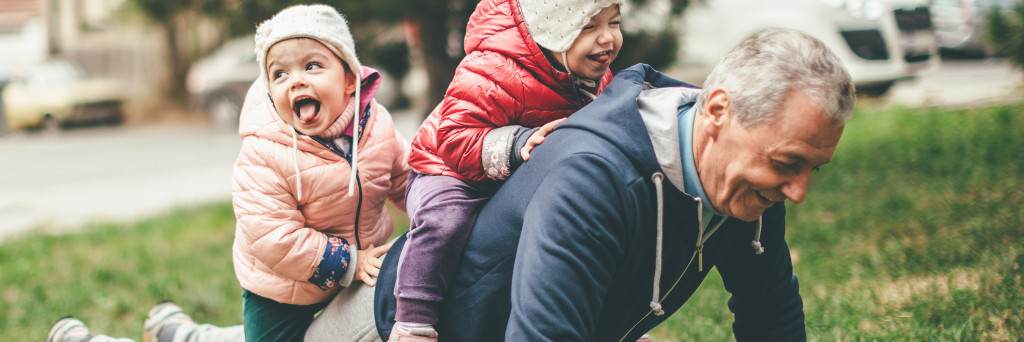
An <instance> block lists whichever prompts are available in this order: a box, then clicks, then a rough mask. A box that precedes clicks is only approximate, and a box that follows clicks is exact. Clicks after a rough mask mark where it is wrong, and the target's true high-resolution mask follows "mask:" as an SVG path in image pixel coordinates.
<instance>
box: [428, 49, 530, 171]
mask: <svg viewBox="0 0 1024 342" xmlns="http://www.w3.org/2000/svg"><path fill="white" fill-rule="evenodd" d="M473 57H474V59H473V61H472V63H464V64H462V65H460V66H459V69H458V70H456V74H455V78H454V81H452V85H451V86H450V87H449V89H448V93H447V94H445V99H444V101H442V103H441V106H439V107H438V109H437V110H439V111H441V115H440V118H439V120H438V127H437V137H436V138H437V148H438V151H437V154H438V156H439V157H440V158H441V159H442V160H444V162H445V165H446V166H447V167H448V168H450V169H452V171H454V172H456V173H458V174H459V175H461V176H462V177H465V178H467V179H470V180H474V181H483V180H487V179H503V178H504V177H507V174H505V173H508V172H509V171H508V169H507V168H504V169H502V168H501V167H498V166H497V165H508V158H509V157H510V153H509V151H511V142H512V139H510V137H512V136H514V133H515V132H514V131H518V130H519V129H528V128H524V127H519V126H516V127H513V128H509V129H503V130H499V131H497V132H494V130H495V128H498V127H506V126H510V125H513V124H514V123H516V122H518V119H519V117H520V116H521V115H522V113H523V112H524V110H525V107H524V105H523V103H521V102H520V101H518V100H516V99H521V98H523V97H524V96H525V95H524V94H523V92H525V91H526V89H525V87H524V85H523V84H522V80H523V79H525V78H527V77H529V78H532V77H533V76H531V75H521V73H522V72H523V71H522V70H521V69H520V68H519V67H518V66H517V64H516V62H515V61H513V60H511V59H509V58H507V57H505V56H501V55H498V54H480V55H473ZM495 75H501V77H495ZM485 161H486V162H487V163H489V164H490V165H484V162H485ZM486 169H490V170H486Z"/></svg>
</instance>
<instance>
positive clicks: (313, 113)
mask: <svg viewBox="0 0 1024 342" xmlns="http://www.w3.org/2000/svg"><path fill="white" fill-rule="evenodd" d="M255 50H256V51H255V52H256V60H257V63H258V64H259V66H260V78H259V80H257V81H256V82H255V83H254V84H253V86H252V87H251V88H250V89H249V93H248V94H247V95H246V100H245V104H244V106H243V107H242V113H241V117H240V119H239V128H238V131H239V134H240V135H241V136H242V148H241V151H240V152H239V154H238V159H237V160H236V161H235V168H234V174H233V175H232V180H233V186H232V199H233V204H234V208H235V218H236V219H237V226H236V230H235V242H234V247H233V254H234V265H235V275H236V276H237V277H238V281H239V283H240V284H241V286H242V288H243V289H244V291H243V293H242V297H243V302H242V303H243V307H242V313H243V322H244V323H243V326H242V327H241V329H239V327H237V326H233V327H216V326H212V325H208V324H202V325H200V324H196V323H195V322H193V321H192V319H191V318H190V317H189V316H188V315H187V314H185V313H184V311H183V310H182V309H181V307H179V306H177V305H176V304H174V303H173V302H165V303H160V304H158V305H156V306H155V307H153V309H151V310H150V312H149V314H148V317H147V319H146V322H145V323H144V324H143V329H144V331H145V332H144V334H145V335H144V336H145V339H144V340H146V341H211V340H215V341H240V340H243V338H244V340H246V341H302V339H303V336H304V335H305V332H306V330H307V328H309V325H310V323H311V322H312V320H313V316H314V314H316V313H317V312H319V311H320V310H321V309H323V308H324V307H325V306H327V304H328V303H329V302H331V300H332V299H333V298H334V297H335V296H337V295H338V294H339V292H342V291H344V290H345V289H346V288H349V285H350V284H353V283H352V282H353V281H355V280H358V281H362V282H364V283H366V284H367V285H369V286H374V285H375V283H376V276H377V274H378V272H379V271H380V266H381V261H380V259H379V257H380V256H381V255H383V254H384V253H386V252H387V251H388V248H389V247H390V245H389V244H387V240H388V239H389V238H390V237H391V235H392V233H393V232H394V226H393V224H392V221H391V216H390V215H389V214H388V210H387V208H386V207H385V203H384V202H385V201H390V202H391V203H392V204H393V205H394V206H395V207H397V208H402V209H404V208H405V187H406V180H407V178H408V176H409V171H410V168H409V165H408V163H407V160H408V157H409V146H408V145H407V144H406V142H405V141H404V139H402V137H401V136H400V135H399V134H398V133H397V132H396V131H395V127H394V123H393V122H392V121H391V116H390V114H388V111H387V109H385V108H384V106H381V105H380V104H378V103H377V102H376V101H374V100H373V95H374V93H375V92H376V91H377V87H378V86H379V84H380V77H381V76H380V73H379V72H377V71H376V70H374V69H371V68H368V67H364V66H362V65H361V64H360V63H359V59H358V58H357V57H356V54H355V46H354V43H353V40H352V35H351V34H350V33H349V29H348V24H347V23H346V22H345V19H344V18H343V17H342V16H341V14H339V13H338V12H337V11H336V10H335V9H334V8H331V7H329V6H325V5H312V6H293V7H289V8H286V9H284V10H282V11H281V12H279V13H278V14H277V15H275V16H274V17H273V18H271V19H270V20H267V21H265V22H263V23H262V24H260V25H259V27H258V28H257V30H256V48H255ZM351 289H352V290H351V291H348V292H345V293H343V294H344V295H345V297H343V298H353V299H360V298H366V299H367V302H366V305H372V302H371V301H370V300H369V298H368V297H365V295H362V296H360V295H359V293H366V292H365V291H359V287H353V288H351ZM340 299H341V298H339V300H340ZM352 304H353V305H358V304H359V303H352ZM346 305H348V304H346ZM365 321H366V322H372V318H371V317H370V316H369V315H368V316H367V317H366V318H365ZM366 322H347V323H351V324H350V326H352V327H354V328H353V329H352V330H353V331H346V332H344V333H345V334H348V335H344V336H335V337H336V338H338V339H339V340H353V341H354V340H360V341H363V340H366V339H368V338H369V339H376V338H377V337H376V336H375V335H370V336H369V337H366V336H363V335H367V334H365V332H364V331H361V330H360V329H364V328H365V327H364V325H365V323H366ZM370 325H371V328H372V323H370ZM371 330H372V329H371ZM242 331H244V337H243V336H242V333H241V332H242ZM51 341H52V342H80V341H93V342H101V341H117V342H121V341H131V340H128V339H117V338H113V337H110V336H106V335H94V334H92V333H91V332H90V330H89V328H88V327H87V326H86V325H85V324H84V323H83V322H82V321H80V320H78V319H75V318H73V317H70V316H67V317H64V318H62V319H60V320H58V321H57V322H56V323H54V325H53V326H52V327H51V329H50V332H49V334H48V335H47V342H51Z"/></svg>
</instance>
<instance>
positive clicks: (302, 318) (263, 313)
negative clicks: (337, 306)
mask: <svg viewBox="0 0 1024 342" xmlns="http://www.w3.org/2000/svg"><path fill="white" fill-rule="evenodd" d="M328 303H330V301H325V302H323V303H317V304H312V305H292V304H282V303H278V302H276V301H273V300H270V299H267V298H263V297H261V296H259V295H257V294H255V293H252V292H249V291H248V290H242V325H243V326H244V329H245V340H246V341H257V342H264V341H267V342H269V341H274V342H284V341H298V342H301V341H302V338H303V336H304V335H305V334H306V329H308V328H309V324H310V323H312V322H313V316H314V315H316V313H317V312H320V310H322V309H323V308H324V307H325V306H327V304H328Z"/></svg>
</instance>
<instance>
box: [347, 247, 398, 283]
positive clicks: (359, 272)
mask: <svg viewBox="0 0 1024 342" xmlns="http://www.w3.org/2000/svg"><path fill="white" fill-rule="evenodd" d="M388 249H391V244H390V243H389V244H386V245H383V246H380V247H374V246H373V244H370V246H368V247H366V249H360V250H359V251H357V252H356V253H357V256H356V262H357V263H358V265H356V275H355V278H356V280H359V281H362V282H364V283H366V285H370V286H374V285H377V275H378V274H380V265H381V263H382V262H381V260H380V256H381V255H384V253H387V252H388Z"/></svg>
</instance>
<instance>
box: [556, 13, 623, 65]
mask: <svg viewBox="0 0 1024 342" xmlns="http://www.w3.org/2000/svg"><path fill="white" fill-rule="evenodd" d="M621 22H622V15H621V14H620V13H619V6H618V5H614V6H608V7H605V8H604V9H602V10H601V12H598V13H597V14H596V15H594V16H593V17H591V18H590V22H588V23H587V25H586V26H584V27H583V30H582V31H580V35H579V36H577V37H576V40H574V41H573V42H572V46H570V47H569V51H566V53H565V58H566V59H568V60H569V66H568V69H569V71H571V72H572V73H573V74H575V75H577V76H581V77H585V78H589V79H592V80H598V79H601V77H602V76H604V74H605V72H607V71H608V69H609V67H611V64H612V61H614V60H615V57H616V56H618V55H619V49H621V48H622V31H620V30H619V24H620V23H621ZM554 55H555V58H556V59H557V60H558V62H559V63H562V66H565V65H566V64H565V62H566V61H564V60H562V54H560V53H555V54H554Z"/></svg>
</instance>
